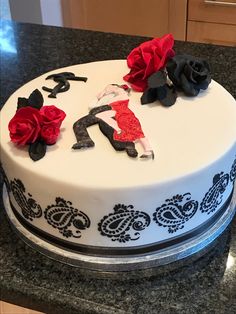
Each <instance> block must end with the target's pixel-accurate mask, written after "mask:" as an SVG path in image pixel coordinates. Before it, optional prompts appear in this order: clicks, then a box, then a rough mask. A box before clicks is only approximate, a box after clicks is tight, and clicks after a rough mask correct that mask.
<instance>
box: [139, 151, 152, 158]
mask: <svg viewBox="0 0 236 314" xmlns="http://www.w3.org/2000/svg"><path fill="white" fill-rule="evenodd" d="M139 158H142V159H150V158H151V159H152V160H154V151H153V150H147V151H145V153H144V154H142V155H141V156H140V157H139Z"/></svg>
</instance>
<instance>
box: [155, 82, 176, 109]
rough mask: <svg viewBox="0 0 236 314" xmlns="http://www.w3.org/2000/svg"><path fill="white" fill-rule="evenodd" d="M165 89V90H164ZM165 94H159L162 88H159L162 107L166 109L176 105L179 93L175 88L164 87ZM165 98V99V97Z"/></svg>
mask: <svg viewBox="0 0 236 314" xmlns="http://www.w3.org/2000/svg"><path fill="white" fill-rule="evenodd" d="M162 89H163V88H162ZM164 89H165V93H162V94H159V90H160V88H158V97H160V98H158V100H160V102H161V103H162V105H164V106H166V107H170V106H172V105H174V104H175V102H176V98H177V93H176V91H175V88H174V86H169V85H167V84H166V85H165V86H164ZM163 96H164V97H163Z"/></svg>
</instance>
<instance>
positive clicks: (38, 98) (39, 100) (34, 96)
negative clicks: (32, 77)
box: [29, 89, 43, 110]
mask: <svg viewBox="0 0 236 314" xmlns="http://www.w3.org/2000/svg"><path fill="white" fill-rule="evenodd" d="M29 106H31V107H33V108H36V109H38V110H39V109H40V108H41V107H42V106H43V95H42V94H41V93H40V91H39V90H38V89H35V90H34V91H33V92H32V93H31V94H30V96H29Z"/></svg>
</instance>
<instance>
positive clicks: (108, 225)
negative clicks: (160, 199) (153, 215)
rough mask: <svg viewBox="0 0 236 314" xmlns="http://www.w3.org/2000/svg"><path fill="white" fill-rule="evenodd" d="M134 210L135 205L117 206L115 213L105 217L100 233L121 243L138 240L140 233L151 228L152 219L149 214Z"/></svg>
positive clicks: (99, 227) (99, 226) (100, 224)
mask: <svg viewBox="0 0 236 314" xmlns="http://www.w3.org/2000/svg"><path fill="white" fill-rule="evenodd" d="M133 208H134V207H133V205H128V206H126V205H124V204H117V205H115V206H114V213H111V214H109V215H108V216H104V217H103V219H102V220H101V222H100V223H99V224H98V230H99V231H100V233H101V234H102V235H103V236H107V237H109V238H111V240H112V241H118V242H121V243H124V242H127V241H134V240H138V239H139V238H140V231H142V230H144V229H145V228H146V227H148V226H149V224H150V222H151V219H150V217H149V215H148V214H146V213H144V212H142V211H138V210H134V209H133Z"/></svg>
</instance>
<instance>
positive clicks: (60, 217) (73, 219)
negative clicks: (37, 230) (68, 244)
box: [44, 197, 90, 238]
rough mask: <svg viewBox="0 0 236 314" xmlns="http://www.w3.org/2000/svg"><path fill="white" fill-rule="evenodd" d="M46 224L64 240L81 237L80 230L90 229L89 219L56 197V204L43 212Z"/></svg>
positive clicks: (68, 203)
mask: <svg viewBox="0 0 236 314" xmlns="http://www.w3.org/2000/svg"><path fill="white" fill-rule="evenodd" d="M44 217H45V219H46V220H47V222H48V223H49V224H50V225H51V226H52V227H54V228H56V229H58V230H59V232H60V233H61V234H62V235H63V236H64V237H66V238H70V237H74V238H80V237H81V230H85V229H87V228H89V227H90V219H89V217H88V216H87V215H86V214H85V213H83V212H82V211H80V210H78V209H77V208H74V207H73V206H72V203H71V202H69V201H65V200H64V199H63V198H60V197H57V198H56V204H53V205H50V206H48V207H47V208H46V209H45V211H44Z"/></svg>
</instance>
